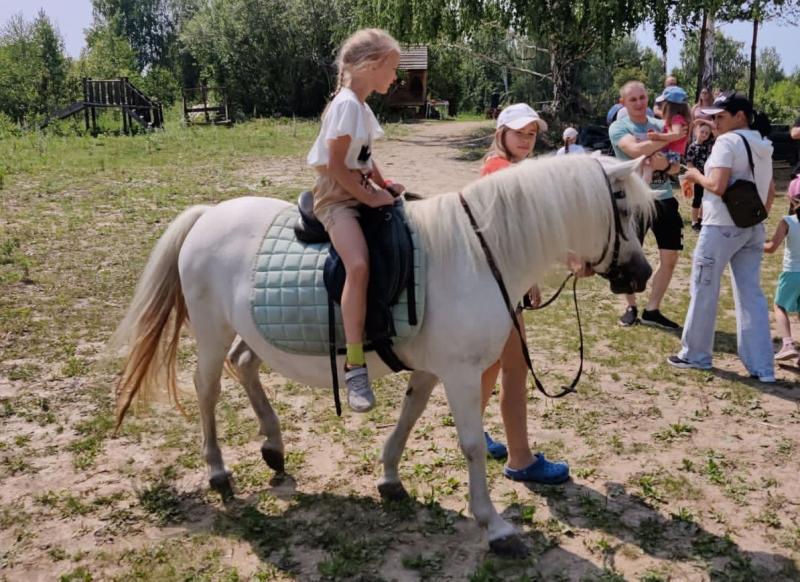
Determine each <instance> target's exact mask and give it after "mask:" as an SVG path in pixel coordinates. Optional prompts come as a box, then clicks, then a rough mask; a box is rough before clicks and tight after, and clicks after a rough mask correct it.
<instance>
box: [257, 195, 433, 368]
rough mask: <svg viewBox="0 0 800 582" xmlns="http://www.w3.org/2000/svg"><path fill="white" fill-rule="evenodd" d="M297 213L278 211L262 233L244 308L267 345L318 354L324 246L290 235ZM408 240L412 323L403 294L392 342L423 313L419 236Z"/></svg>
mask: <svg viewBox="0 0 800 582" xmlns="http://www.w3.org/2000/svg"><path fill="white" fill-rule="evenodd" d="M298 216H299V212H298V210H297V208H296V207H294V206H293V207H291V208H287V209H285V210H282V211H281V212H280V213H279V214H278V215H277V216H276V217H275V220H274V221H273V222H272V224H271V225H270V226H269V228H268V229H267V232H266V234H265V235H264V240H263V241H262V243H261V247H260V248H259V251H258V254H256V258H255V262H254V265H253V289H252V291H251V294H250V304H251V305H252V310H253V319H254V320H255V322H256V324H257V325H258V328H259V330H260V331H261V334H262V335H263V336H264V339H266V340H267V341H268V342H269V343H270V344H272V345H273V346H275V347H277V348H279V349H281V350H284V351H286V352H292V353H296V354H315V355H323V354H328V353H329V346H328V337H329V333H328V292H327V291H326V290H325V283H324V282H323V280H322V272H323V268H324V266H325V260H326V259H327V258H328V249H329V248H330V243H317V244H306V243H302V242H300V241H298V240H297V238H296V237H295V235H294V224H295V222H296V221H297V218H298ZM411 237H412V239H413V242H414V282H415V298H416V303H417V325H415V326H412V325H410V324H409V323H408V304H407V302H406V291H403V293H402V295H401V296H400V302H399V303H398V304H397V305H395V306H394V308H393V309H392V313H393V315H394V324H395V329H396V330H397V336H396V337H395V338H394V342H395V343H396V344H397V343H401V342H402V341H404V340H407V339H409V338H411V337H413V336H414V335H416V333H417V331H418V330H419V328H420V327H421V326H422V316H423V314H424V313H425V253H424V252H423V250H422V247H421V245H420V241H419V235H418V234H417V233H416V232H415V231H414V229H413V228H412V229H411ZM335 316H336V345H337V347H344V329H343V328H342V316H341V311H340V309H339V306H338V305H336V306H335Z"/></svg>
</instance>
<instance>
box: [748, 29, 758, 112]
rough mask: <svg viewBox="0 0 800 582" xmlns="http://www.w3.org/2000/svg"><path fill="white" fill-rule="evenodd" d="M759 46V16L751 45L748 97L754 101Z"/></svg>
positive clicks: (751, 101)
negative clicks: (757, 49)
mask: <svg viewBox="0 0 800 582" xmlns="http://www.w3.org/2000/svg"><path fill="white" fill-rule="evenodd" d="M757 46H758V18H754V19H753V44H751V45H750V92H749V93H748V98H749V99H750V103H753V98H754V97H755V94H756V47H757Z"/></svg>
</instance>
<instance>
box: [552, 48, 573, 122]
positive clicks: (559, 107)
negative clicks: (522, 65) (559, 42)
mask: <svg viewBox="0 0 800 582" xmlns="http://www.w3.org/2000/svg"><path fill="white" fill-rule="evenodd" d="M570 54H571V51H570V50H569V47H564V54H563V55H562V54H561V52H560V51H559V50H558V49H555V50H553V49H551V51H550V72H551V74H552V75H553V102H552V103H551V104H550V107H549V109H550V112H551V113H552V115H553V116H555V118H556V119H557V120H561V119H567V118H569V115H570V113H574V112H575V111H576V110H577V100H576V96H575V91H574V87H575V75H576V73H577V68H576V66H575V63H573V62H572V60H571V58H570ZM565 115H566V117H565Z"/></svg>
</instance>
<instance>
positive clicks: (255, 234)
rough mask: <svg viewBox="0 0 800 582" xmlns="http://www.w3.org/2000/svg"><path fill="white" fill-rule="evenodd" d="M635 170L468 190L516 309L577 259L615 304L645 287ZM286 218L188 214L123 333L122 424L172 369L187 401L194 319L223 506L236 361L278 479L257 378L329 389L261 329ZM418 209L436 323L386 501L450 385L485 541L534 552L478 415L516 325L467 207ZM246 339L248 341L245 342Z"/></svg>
mask: <svg viewBox="0 0 800 582" xmlns="http://www.w3.org/2000/svg"><path fill="white" fill-rule="evenodd" d="M637 168H638V161H633V162H625V163H620V162H618V161H616V160H614V159H612V158H590V157H588V156H564V157H559V158H555V157H551V158H544V159H541V160H536V161H527V162H524V163H521V164H518V165H516V166H515V167H513V168H509V169H507V170H504V171H502V172H499V173H497V174H494V175H492V176H490V177H488V178H485V179H482V180H479V181H477V182H475V183H473V184H471V185H470V186H468V187H467V188H466V189H464V191H463V197H464V199H465V200H466V201H467V202H468V204H469V206H470V207H471V209H472V212H473V214H474V215H475V218H476V220H477V222H478V224H479V225H480V228H481V232H482V233H483V235H484V236H485V238H486V240H487V242H488V245H489V247H490V249H491V250H492V253H493V254H494V256H495V258H496V260H497V264H498V266H499V269H500V271H501V274H502V277H503V279H504V280H505V284H506V286H507V288H508V292H509V295H510V296H511V298H512V300H515V299H516V298H519V297H522V296H523V294H524V293H525V291H526V290H527V289H529V288H530V287H531V284H532V283H533V282H535V281H536V280H538V279H539V278H540V277H541V276H542V275H543V274H544V272H545V271H546V269H548V268H550V267H552V266H553V265H554V264H555V263H558V262H563V261H564V259H565V257H566V255H567V253H568V252H573V253H575V254H577V255H578V256H580V257H584V258H586V260H587V261H588V262H589V263H591V264H593V266H594V269H595V271H596V272H598V273H600V274H601V275H602V274H603V273H608V272H609V270H613V271H614V273H615V275H614V279H613V281H612V287H614V286H615V285H616V287H617V289H615V291H616V292H632V291H641V290H643V289H644V286H645V285H646V282H647V279H648V278H649V276H650V274H651V269H650V266H649V265H648V264H647V261H646V259H645V258H644V255H643V253H642V248H641V246H640V244H639V241H638V240H637V238H636V236H634V230H633V229H634V226H633V224H632V223H633V220H632V219H633V217H634V216H635V215H644V216H646V217H649V216H650V215H651V214H652V205H653V202H652V200H653V197H652V192H651V191H650V190H649V188H648V187H647V186H646V185H645V183H644V182H643V181H642V180H641V179H640V178H639V177H638V175H637V173H636V171H635V170H636V169H637ZM612 190H613V191H614V192H615V194H613V195H612ZM287 206H288V203H287V202H284V201H281V200H275V199H269V198H256V197H247V198H237V199H234V200H229V201H226V202H223V203H221V204H219V205H217V206H214V207H211V206H193V207H191V208H189V209H188V210H186V211H184V212H183V213H182V214H181V215H180V216H178V217H177V218H176V219H175V220H173V221H172V223H171V224H170V225H169V227H168V228H167V230H166V232H165V233H164V235H163V236H162V237H161V239H160V240H159V241H158V244H157V245H156V247H155V249H154V251H153V253H152V254H151V256H150V259H149V261H148V263H147V266H146V267H145V270H144V273H143V274H142V276H141V279H140V281H139V284H138V286H137V289H136V292H135V295H134V298H133V301H132V304H131V306H130V307H129V309H128V312H127V314H126V316H125V319H124V320H123V322H122V323H121V324H120V327H119V329H118V330H117V334H116V338H117V340H121V341H122V342H123V343H124V344H125V345H127V347H128V349H129V350H130V352H129V356H128V359H127V362H126V366H125V369H124V372H123V375H122V378H121V380H120V385H119V389H118V396H117V427H119V424H120V423H121V422H122V420H123V418H124V416H125V413H126V411H127V409H128V407H129V406H130V404H131V401H132V399H133V397H134V396H135V395H136V394H137V393H143V392H146V391H147V390H148V389H151V388H153V387H155V386H157V385H159V384H160V385H162V386H163V381H161V382H159V379H160V378H161V376H162V374H161V373H160V372H166V376H167V386H168V389H169V391H170V394H171V395H172V397H173V398H175V400H176V401H177V387H176V384H175V361H176V352H177V347H178V340H179V336H180V329H181V327H182V325H183V323H184V322H186V320H187V318H188V320H189V321H190V322H191V330H192V332H193V334H194V336H195V338H196V340H197V351H198V353H197V371H196V373H195V387H196V389H197V395H198V399H199V407H200V416H201V422H202V428H203V454H204V456H205V460H206V462H207V463H208V470H209V481H210V484H211V487H212V488H214V489H216V490H219V491H220V492H222V493H223V494H224V495H231V494H232V490H231V485H230V476H231V474H230V472H229V471H228V470H227V469H226V467H225V465H224V463H223V460H222V453H221V451H220V448H219V445H218V443H217V430H216V421H215V415H214V414H215V413H214V410H215V407H216V404H217V400H218V398H219V394H220V377H221V373H222V369H223V365H224V364H225V363H226V358H227V361H228V362H230V363H231V364H232V366H233V368H234V371H235V372H236V375H237V376H238V378H239V380H240V381H241V382H242V384H243V385H244V387H245V389H246V390H247V394H248V396H249V398H250V402H251V403H252V405H253V408H254V409H255V412H256V415H257V416H258V419H259V427H260V428H259V433H260V434H261V435H263V436H264V437H265V440H264V442H263V444H262V446H261V451H262V456H263V457H264V460H265V461H266V462H267V464H268V465H269V466H270V467H272V468H273V469H275V470H276V472H277V473H278V475H282V474H283V471H284V446H283V441H282V438H281V430H280V425H279V421H278V417H277V415H276V414H275V412H274V410H273V409H272V407H271V406H270V404H269V402H268V400H267V398H266V396H265V394H264V390H263V388H262V386H261V383H260V381H259V377H258V368H259V365H260V363H261V362H262V361H264V362H266V363H268V365H269V366H270V367H271V368H272V369H273V370H275V371H276V372H278V373H280V374H282V375H283V376H285V377H287V378H292V379H294V380H296V381H299V382H301V383H304V384H307V385H310V386H319V387H330V385H331V376H330V365H329V360H328V358H327V357H325V356H304V355H296V354H289V353H286V352H283V351H280V350H278V349H277V348H275V347H273V346H272V345H270V344H269V343H267V342H266V341H265V340H264V338H263V337H262V335H261V333H260V332H259V330H258V327H257V326H256V324H255V322H254V321H253V316H252V312H251V305H250V296H251V287H252V278H253V277H252V271H253V263H254V257H255V255H256V253H257V252H258V250H259V247H260V244H261V241H262V238H263V236H264V233H265V231H266V228H267V226H268V225H269V224H271V222H272V220H273V218H274V217H275V216H276V215H277V214H278V212H280V211H281V210H283V209H284V208H286V207H287ZM406 209H407V214H408V217H409V220H410V222H411V223H413V226H414V227H415V228H416V229H417V230H418V231H419V233H420V234H421V239H422V241H423V246H424V247H425V250H426V252H427V265H428V268H427V279H426V299H425V314H424V317H423V320H422V321H423V325H422V327H421V329H420V330H419V333H418V334H417V336H416V337H414V338H413V339H411V340H409V341H407V342H404V343H402V344H400V345H397V346H396V353H397V355H398V356H399V357H400V359H401V360H402V361H403V362H405V363H406V364H408V365H409V366H411V367H412V368H413V369H414V370H415V371H414V372H413V373H412V374H411V378H410V380H409V385H408V390H407V394H406V397H405V400H404V402H403V406H402V410H401V411H400V416H399V419H398V422H397V426H396V427H395V429H394V431H393V432H392V433H391V435H390V436H389V438H388V439H387V441H386V444H385V446H384V448H383V454H382V462H383V477H382V478H381V479H380V481H379V484H378V489H379V491H380V493H381V495H382V496H383V497H385V498H402V497H404V496H406V495H407V494H406V492H405V489H404V488H403V485H402V483H401V482H400V476H399V473H398V464H399V461H400V457H401V454H402V452H403V448H404V447H405V444H406V440H407V439H408V436H409V434H410V432H411V430H412V428H413V426H414V423H415V422H416V421H417V419H418V418H419V416H420V415H421V414H422V411H423V410H424V408H425V406H426V404H427V402H428V398H429V396H430V394H431V390H432V389H433V387H434V385H435V384H436V383H437V381H438V380H439V379H440V380H441V381H442V382H443V383H444V389H445V392H446V395H447V399H448V402H449V405H450V409H451V412H452V415H453V419H454V421H455V424H456V428H457V431H458V439H459V444H460V446H461V449H462V451H463V453H464V456H465V457H466V459H467V464H468V468H469V504H470V509H471V511H472V513H473V515H474V516H475V518H476V520H477V521H478V523H479V524H480V525H481V526H483V527H485V528H487V530H488V536H489V542H490V546H491V548H492V549H493V550H494V551H496V552H497V553H499V554H504V555H511V556H519V555H524V554H525V553H526V552H527V549H526V546H525V544H524V543H523V542H522V539H521V538H520V537H519V535H518V534H517V532H516V530H515V529H514V527H513V526H512V525H511V524H510V523H508V522H506V521H505V520H504V519H503V518H502V517H501V516H500V515H499V514H498V513H497V511H496V509H495V508H494V506H493V504H492V502H491V499H490V497H489V491H488V488H487V483H486V449H485V443H484V438H483V429H482V421H481V407H480V398H481V396H480V394H481V390H480V378H481V373H482V372H483V370H485V369H486V368H487V367H488V366H489V365H490V364H491V363H492V362H494V361H496V360H497V358H498V357H499V355H500V352H501V350H502V348H503V344H504V343H505V341H506V338H508V334H509V332H510V330H511V325H512V324H511V318H510V316H509V313H508V310H507V308H506V306H505V305H504V302H503V300H502V298H501V294H500V292H499V291H498V286H497V283H496V281H495V279H494V278H493V276H492V274H491V272H490V270H489V267H488V266H487V262H486V257H485V255H484V253H483V250H482V248H481V246H480V244H479V242H478V238H477V235H476V233H475V231H474V230H473V229H472V227H471V226H470V223H469V220H468V218H467V215H466V214H465V211H464V209H463V207H462V205H461V203H460V200H459V196H458V194H456V193H451V194H443V195H441V196H437V197H433V198H429V199H426V200H422V201H418V202H412V203H408V204H407V205H406ZM612 263H613V264H612ZM562 264H563V263H562ZM168 328H170V329H168ZM237 335H238V336H240V337H241V341H237V342H236V343H235V344H234V339H235V338H236V336H237ZM232 345H233V348H232V347H231V346H232ZM367 361H368V364H369V368H370V373H371V375H372V376H373V378H378V377H380V376H383V375H386V374H389V373H390V370H389V369H388V368H387V367H386V366H385V365H384V363H383V362H382V361H381V360H380V359H379V358H378V357H377V356H376V355H374V354H368V355H367ZM342 363H343V362H342ZM321 394H324V396H323V397H325V398H327V397H328V393H327V392H326V393H321Z"/></svg>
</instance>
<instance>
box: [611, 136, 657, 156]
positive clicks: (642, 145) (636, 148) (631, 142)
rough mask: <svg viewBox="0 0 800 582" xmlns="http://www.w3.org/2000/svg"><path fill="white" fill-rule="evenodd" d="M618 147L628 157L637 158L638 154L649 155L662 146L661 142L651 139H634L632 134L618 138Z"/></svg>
mask: <svg viewBox="0 0 800 582" xmlns="http://www.w3.org/2000/svg"><path fill="white" fill-rule="evenodd" d="M618 147H619V149H621V150H622V151H623V152H624V153H625V155H626V156H628V157H629V158H638V157H639V156H651V155H653V154H654V153H656V152H657V151H658V150H660V149H661V148H663V147H664V144H663V142H659V141H652V140H649V139H646V140H644V141H636V138H635V137H634V136H632V135H626V136H625V137H623V138H622V139H620V140H619V144H618Z"/></svg>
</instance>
